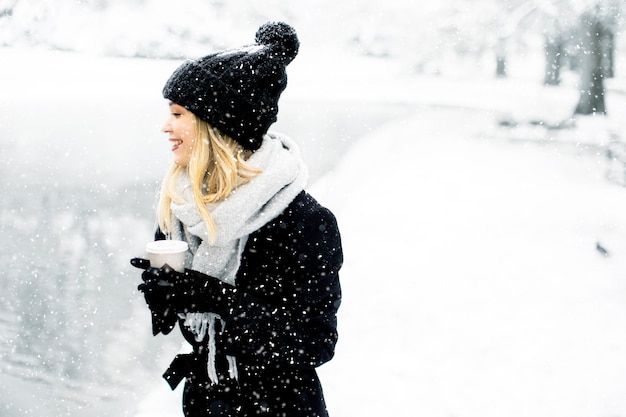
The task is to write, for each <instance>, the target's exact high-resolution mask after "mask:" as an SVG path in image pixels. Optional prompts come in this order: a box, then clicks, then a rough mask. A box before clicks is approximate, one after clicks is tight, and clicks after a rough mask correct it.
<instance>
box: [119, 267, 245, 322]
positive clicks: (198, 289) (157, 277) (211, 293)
mask: <svg viewBox="0 0 626 417" xmlns="http://www.w3.org/2000/svg"><path fill="white" fill-rule="evenodd" d="M146 262H147V265H146ZM131 264H133V265H134V266H137V267H138V268H145V271H144V272H143V274H142V275H141V277H142V279H143V280H144V283H143V284H141V285H139V287H138V289H139V291H142V292H143V293H144V295H145V297H146V302H147V303H148V306H149V307H150V309H151V310H153V311H160V312H163V313H165V314H174V315H175V313H176V312H188V311H198V312H212V313H217V314H219V315H220V316H222V317H226V316H228V315H230V313H231V310H232V306H233V303H234V299H235V295H236V292H237V290H236V288H235V287H234V286H232V285H229V284H226V283H224V282H222V281H220V280H219V279H217V278H215V277H212V276H209V275H206V274H203V273H202V272H198V271H194V270H191V269H185V272H184V273H181V272H177V271H175V270H172V269H169V268H150V267H149V266H148V265H149V261H146V260H145V259H140V258H135V259H132V260H131ZM172 310H173V313H172Z"/></svg>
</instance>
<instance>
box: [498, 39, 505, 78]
mask: <svg viewBox="0 0 626 417" xmlns="http://www.w3.org/2000/svg"><path fill="white" fill-rule="evenodd" d="M496 77H497V78H506V39H503V38H498V41H497V43H496Z"/></svg>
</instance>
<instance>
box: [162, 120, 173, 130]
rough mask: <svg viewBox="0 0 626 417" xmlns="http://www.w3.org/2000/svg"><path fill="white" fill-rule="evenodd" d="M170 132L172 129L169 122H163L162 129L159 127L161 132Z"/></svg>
mask: <svg viewBox="0 0 626 417" xmlns="http://www.w3.org/2000/svg"><path fill="white" fill-rule="evenodd" d="M171 131H172V127H171V126H170V123H169V121H167V122H165V124H164V125H163V127H161V132H163V133H170V132H171Z"/></svg>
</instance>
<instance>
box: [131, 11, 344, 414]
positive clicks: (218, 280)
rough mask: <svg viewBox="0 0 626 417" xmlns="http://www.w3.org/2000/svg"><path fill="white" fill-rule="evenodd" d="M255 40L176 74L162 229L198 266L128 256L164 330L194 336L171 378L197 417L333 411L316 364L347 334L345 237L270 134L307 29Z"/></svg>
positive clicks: (170, 92)
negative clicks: (341, 332) (180, 267)
mask: <svg viewBox="0 0 626 417" xmlns="http://www.w3.org/2000/svg"><path fill="white" fill-rule="evenodd" d="M255 41H256V42H255V44H253V45H250V46H246V47H243V48H239V49H233V50H227V51H223V52H219V53H214V54H211V55H208V56H206V57H203V58H200V59H198V60H195V61H188V62H185V63H184V64H182V65H181V66H180V67H179V68H178V69H177V70H176V71H175V72H174V73H173V74H172V76H171V77H170V79H169V80H168V81H167V83H166V85H165V88H164V89H163V95H164V97H165V98H166V99H167V100H169V106H170V116H169V118H168V120H167V122H166V124H165V126H164V127H163V131H164V132H165V133H167V134H168V135H169V140H170V142H171V143H172V152H173V155H174V158H173V159H174V163H173V166H172V168H171V170H170V171H169V173H168V174H167V175H166V177H165V179H164V181H163V185H162V190H161V196H160V201H159V205H158V210H157V216H158V222H159V228H158V230H157V232H156V239H157V240H159V239H178V240H185V241H186V242H187V243H188V244H189V252H188V257H187V261H186V266H187V268H186V269H185V272H184V273H180V272H176V271H172V270H170V269H167V268H162V269H157V268H151V267H150V265H149V261H147V260H145V259H139V258H135V259H132V260H131V263H132V264H133V265H134V266H136V267H138V268H141V269H144V272H143V273H142V279H143V281H144V282H143V284H141V285H140V286H139V290H140V291H142V292H143V293H144V296H145V299H146V302H147V304H148V307H149V308H150V310H151V312H152V326H153V333H154V334H155V335H156V334H158V333H160V332H161V333H163V334H168V333H169V332H170V331H171V330H172V328H173V327H174V326H175V325H176V323H178V325H179V327H180V330H181V331H182V333H183V335H184V337H185V339H186V340H187V341H188V342H189V343H190V344H191V346H192V352H191V353H189V354H184V355H178V356H177V357H176V358H175V359H174V361H173V362H172V364H171V365H170V367H169V369H168V370H167V371H166V373H165V374H164V378H165V379H166V380H167V381H168V383H169V384H170V385H171V387H172V389H174V388H175V387H176V386H177V385H178V383H180V382H181V381H182V380H183V379H185V380H186V382H185V388H184V392H183V411H184V414H185V415H186V416H289V417H295V416H327V415H328V414H327V411H326V406H325V403H324V397H323V393H322V388H321V386H320V383H319V379H318V377H317V374H316V371H315V368H316V367H317V366H319V365H321V364H323V363H325V362H327V361H329V360H330V359H331V358H332V357H333V354H334V347H335V343H336V341H337V330H336V327H337V320H336V313H337V309H338V307H339V304H340V300H341V291H340V286H339V276H338V272H339V269H340V268H341V265H342V262H343V255H342V249H341V240H340V235H339V230H338V228H337V224H336V221H335V218H334V216H333V214H332V213H331V212H330V211H329V210H328V209H326V208H324V207H322V206H321V205H320V204H319V203H318V202H317V201H316V200H315V199H313V197H311V196H310V195H309V194H307V193H306V192H305V191H304V186H305V182H306V176H307V172H306V167H305V166H304V164H303V162H302V160H301V158H300V156H299V154H298V151H297V148H296V146H295V144H294V143H293V142H292V141H291V140H290V139H289V138H287V137H285V136H281V135H277V134H267V131H268V128H269V127H270V125H271V124H272V123H274V122H275V121H276V115H277V112H278V99H279V97H280V94H281V93H282V91H283V90H284V88H285V86H286V83H287V76H286V73H285V67H286V66H287V65H288V64H289V63H290V62H291V61H292V60H293V59H294V58H295V56H296V54H297V52H298V47H299V42H298V38H297V36H296V33H295V31H294V30H293V28H291V27H290V26H289V25H287V24H285V23H268V24H265V25H263V26H261V28H260V29H259V30H258V32H257V34H256V37H255ZM164 284H165V285H164Z"/></svg>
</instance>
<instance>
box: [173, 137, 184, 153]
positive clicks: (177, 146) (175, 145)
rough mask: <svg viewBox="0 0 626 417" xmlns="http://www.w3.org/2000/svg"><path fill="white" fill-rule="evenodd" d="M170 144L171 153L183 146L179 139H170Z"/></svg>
mask: <svg viewBox="0 0 626 417" xmlns="http://www.w3.org/2000/svg"><path fill="white" fill-rule="evenodd" d="M170 142H172V144H173V146H172V151H175V150H176V149H178V148H179V147H180V145H182V144H183V141H182V140H180V139H170Z"/></svg>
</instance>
